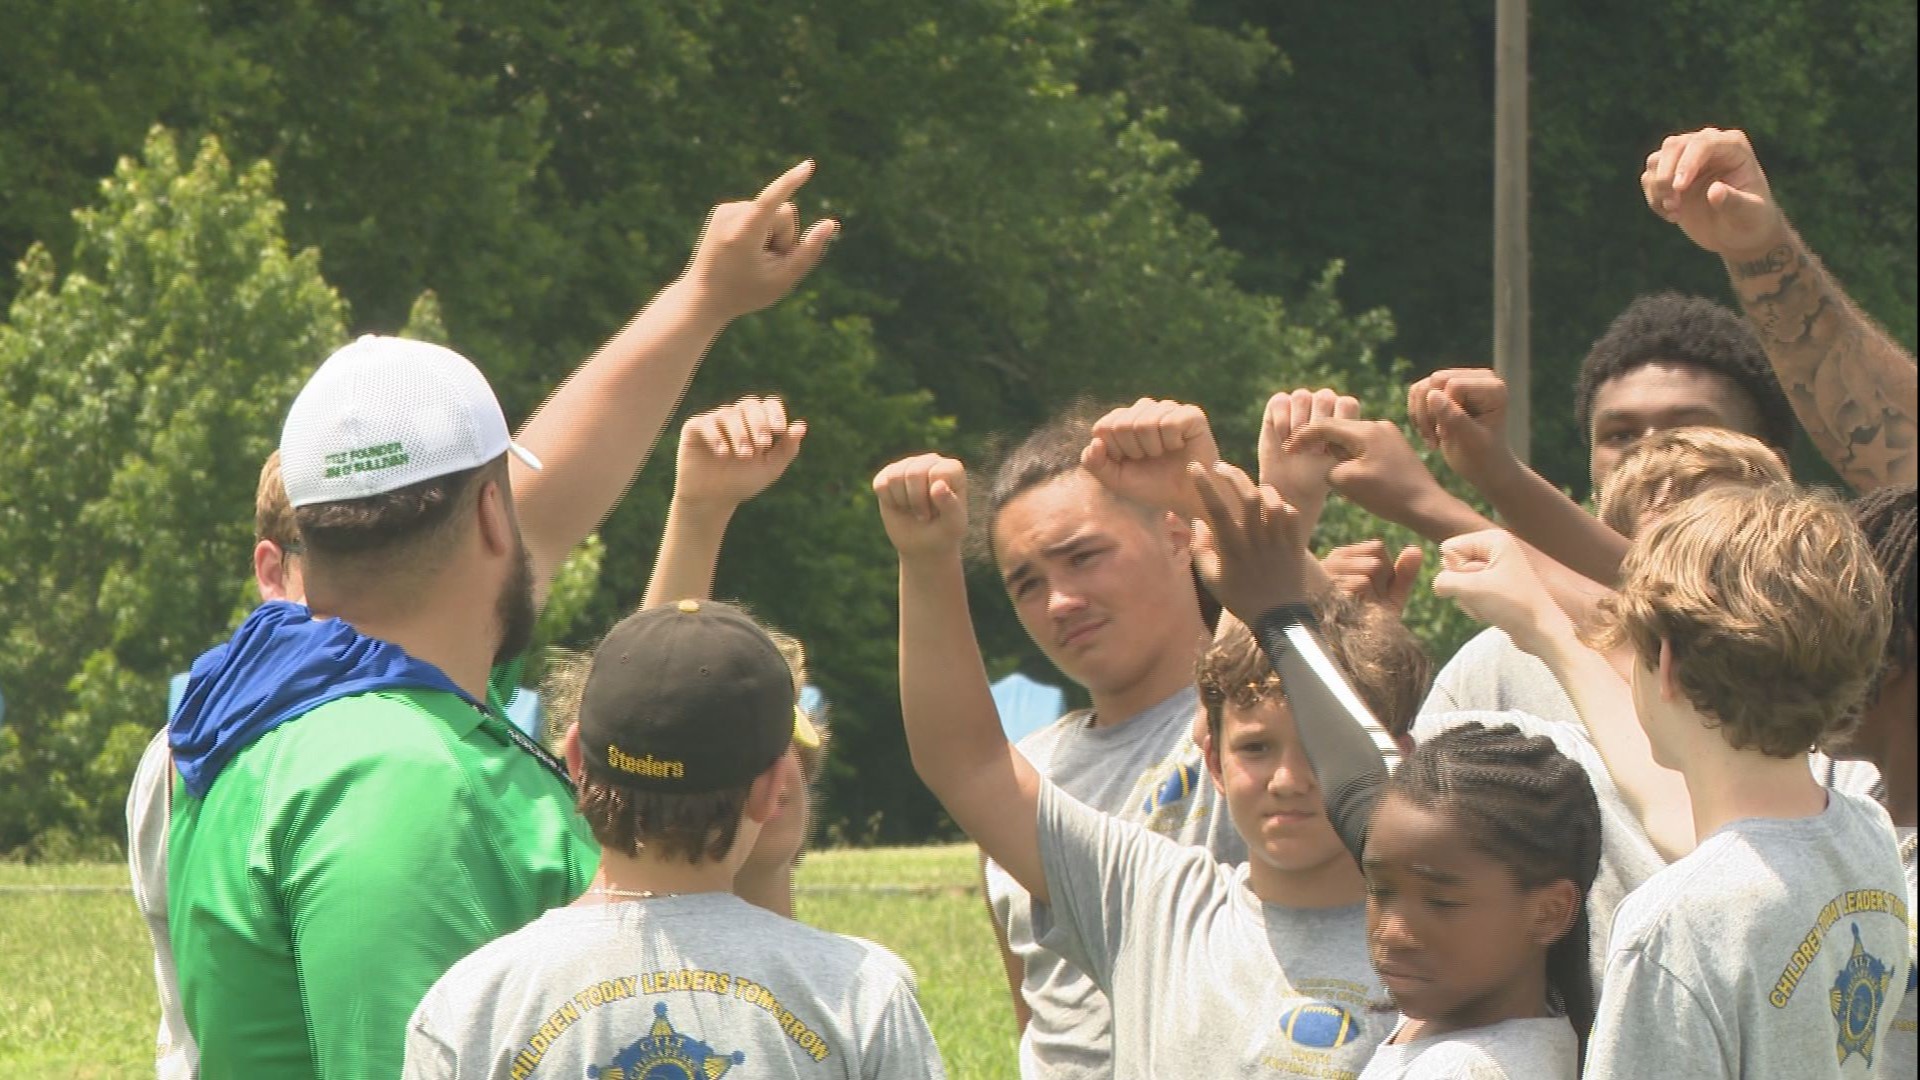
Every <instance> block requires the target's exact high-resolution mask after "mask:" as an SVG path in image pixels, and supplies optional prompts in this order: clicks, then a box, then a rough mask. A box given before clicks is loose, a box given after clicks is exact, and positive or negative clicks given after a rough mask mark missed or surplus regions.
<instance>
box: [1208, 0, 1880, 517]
mask: <svg viewBox="0 0 1920 1080" xmlns="http://www.w3.org/2000/svg"><path fill="white" fill-rule="evenodd" d="M1195 8H1196V11H1197V15H1198V17H1200V18H1203V19H1207V20H1210V21H1212V22H1214V23H1221V24H1226V23H1232V22H1234V21H1237V20H1245V21H1247V22H1249V23H1251V24H1252V25H1254V26H1255V27H1257V28H1259V29H1260V30H1262V31H1264V32H1265V33H1266V34H1267V36H1268V37H1270V38H1271V39H1272V40H1273V41H1274V42H1275V43H1276V44H1277V45H1278V47H1279V48H1280V49H1281V50H1282V51H1283V52H1284V53H1285V54H1286V57H1287V62H1286V63H1284V64H1275V65H1270V66H1268V67H1266V68H1265V69H1263V74H1262V75H1261V76H1260V78H1259V80H1258V81H1257V82H1256V83H1255V84H1254V85H1252V86H1251V87H1250V88H1249V89H1248V90H1246V91H1245V93H1244V96H1243V97H1241V98H1240V102H1241V105H1242V110H1243V113H1244V116H1245V123H1244V124H1243V125H1241V126H1240V127H1239V128H1237V129H1232V130H1228V131H1224V132H1222V131H1215V132H1202V133H1199V134H1196V136H1195V137H1194V138H1193V139H1191V140H1190V141H1189V142H1188V143H1187V145H1188V148H1189V149H1190V150H1191V151H1192V152H1193V153H1194V154H1195V156H1196V157H1197V158H1198V159H1199V161H1200V162H1201V163H1202V166H1203V170H1202V172H1201V175H1200V177H1199V179H1198V181H1197V182H1196V183H1195V184H1194V185H1193V186H1192V187H1191V188H1190V189H1189V190H1188V191H1187V192H1186V195H1185V197H1186V201H1187V203H1188V205H1189V206H1191V207H1193V208H1194V209H1196V210H1197V211H1199V212H1200V213H1201V214H1202V215H1204V216H1205V217H1206V218H1207V219H1208V220H1210V221H1212V222H1213V223H1214V224H1215V225H1216V226H1217V227H1218V228H1219V229H1220V231H1221V235H1222V237H1223V238H1224V240H1225V241H1226V243H1227V244H1228V246H1229V247H1231V248H1232V249H1233V250H1235V251H1237V252H1239V253H1241V254H1242V255H1243V257H1244V261H1243V262H1242V263H1241V264H1240V268H1239V273H1238V280H1239V281H1240V283H1241V284H1242V285H1244V286H1246V287H1247V288H1249V289H1252V290H1254V291H1257V292H1283V293H1285V292H1291V291H1293V290H1296V289H1298V288H1300V287H1302V286H1304V285H1305V284H1306V283H1307V282H1310V281H1311V280H1313V279H1314V277H1315V276H1316V275H1317V274H1318V273H1319V270H1320V267H1321V266H1322V265H1323V264H1324V263H1325V262H1326V261H1327V260H1329V259H1333V258H1341V259H1344V260H1346V264H1347V267H1348V273H1347V274H1346V276H1345V278H1344V279H1343V281H1342V285H1341V293H1342V295H1343V297H1344V298H1345V299H1346V300H1347V301H1348V302H1349V303H1350V304H1352V305H1354V306H1355V307H1359V308H1373V307H1387V308H1390V309H1391V310H1392V311H1393V313H1394V316H1395V322H1396V324H1397V325H1398V328H1399V338H1398V341H1397V344H1396V349H1395V351H1397V352H1399V353H1400V354H1402V355H1405V356H1407V357H1410V358H1411V359H1412V362H1413V367H1414V373H1415V374H1420V373H1424V372H1426V371H1430V370H1433V369H1435V368H1439V367H1450V366H1462V365H1483V364H1489V363H1491V361H1492V348H1491V342H1492V330H1491V315H1492V307H1493V304H1492V285H1491V274H1492V251H1493V248H1492V209H1493V198H1492V192H1493V165H1492V153H1493V30H1494V28H1493V4H1492V3H1491V2H1490V0H1472V2H1455V3H1447V2H1442V3H1426V2H1423V3H1414V2H1405V3H1387V4H1366V5H1325V4H1273V3H1257V2H1252V0H1199V2H1197V3H1196V4H1195ZM1915 20H1916V16H1915V8H1914V5H1913V4H1911V3H1907V2H1905V0H1869V2H1864V3H1858V4H1853V5H1850V6H1848V7H1847V8H1846V9H1845V11H1844V12H1841V11H1839V10H1838V9H1836V8H1834V6H1833V5H1831V4H1825V3H1820V2H1817V0H1780V2H1776V3H1768V4H1753V3H1742V2H1738V0H1684V2H1680V3H1675V4H1669V5H1665V6H1663V7H1662V8H1661V12H1660V17H1659V18H1658V19H1657V20H1653V21H1651V22H1649V21H1648V20H1646V19H1643V18H1640V17H1638V15H1637V14H1636V13H1635V12H1634V11H1633V10H1631V9H1629V8H1627V7H1624V6H1622V5H1619V4H1591V3H1573V2H1570V0H1535V2H1534V3H1533V4H1532V5H1531V9H1530V14H1529V27H1530V31H1531V42H1530V49H1531V55H1530V58H1529V59H1530V69H1531V72H1530V74H1531V78H1530V95H1531V96H1530V101H1529V113H1530V121H1531V131H1530V139H1531V162H1530V170H1531V172H1530V178H1529V183H1530V189H1531V209H1532V222H1531V228H1530V240H1531V245H1532V259H1533V280H1532V299H1533V365H1534V367H1533V395H1532V396H1533V417H1534V424H1535V430H1534V441H1533V444H1534V456H1535V460H1536V463H1537V464H1538V465H1539V466H1540V467H1541V468H1542V469H1543V471H1544V472H1545V473H1546V474H1547V475H1548V476H1549V477H1550V478H1551V479H1553V480H1555V481H1556V482H1558V483H1561V484H1564V485H1568V486H1570V487H1572V488H1573V489H1574V490H1575V492H1576V493H1583V492H1584V491H1585V488H1586V484H1587V481H1586V474H1587V469H1586V465H1587V454H1586V440H1585V437H1584V434H1583V433H1581V432H1578V431H1575V430H1574V427H1573V420H1572V394H1571V387H1572V382H1573V376H1574V373H1575V372H1576V370H1577V369H1578V366H1579V362H1580V359H1581V357H1582V356H1584V355H1585V353H1586V350H1587V348H1588V346H1589V345H1591V343H1592V342H1593V340H1594V339H1595V338H1597V337H1598V336H1599V335H1600V334H1601V332H1602V331H1603V330H1604V329H1605V328H1606V325H1607V323H1608V322H1609V321H1610V320H1611V319H1612V318H1613V316H1614V315H1616V314H1618V313H1619V312H1620V311H1621V310H1622V309H1623V308H1625V307H1626V305H1627V304H1628V303H1629V302H1630V301H1631V300H1632V299H1633V297H1635V296H1636V295H1640V294H1643V293H1650V292H1657V291H1660V290H1663V289H1679V290H1681V291H1683V292H1691V293H1697V294H1699V295H1703V296H1709V297H1713V298H1716V299H1719V300H1721V301H1722V302H1724V303H1729V304H1731V303H1732V302H1733V298H1732V295H1731V292H1730V290H1729V289H1728V288H1727V284H1726V279H1725V272H1724V271H1723V270H1722V269H1721V267H1720V265H1719V263H1718V261H1717V260H1715V259H1713V258H1711V257H1710V256H1706V255H1703V254H1702V253H1701V252H1699V251H1698V250H1696V249H1694V248H1693V246H1692V245H1691V244H1689V243H1687V242H1686V240H1685V239H1683V238H1682V237H1680V236H1679V235H1677V233H1676V232H1675V230H1674V229H1672V228H1671V227H1670V226H1668V225H1666V224H1664V223H1662V222H1660V221H1659V220H1657V219H1656V218H1655V217H1654V216H1653V215H1652V214H1651V213H1649V212H1647V210H1646V209H1645V205H1644V203H1643V202H1642V201H1641V198H1640V193H1639V184H1638V176H1639V172H1640V168H1641V163H1642V162H1643V161H1644V160H1645V157H1646V155H1647V153H1648V152H1649V151H1650V150H1652V149H1653V148H1654V147H1655V146H1657V145H1658V144H1659V141H1660V139H1661V138H1662V137H1664V136H1666V135H1669V134H1673V133H1675V132H1681V131H1690V130H1694V129H1696V128H1699V127H1704V126H1707V125H1709V124H1711V125H1716V126H1722V127H1743V128H1745V129H1747V130H1748V131H1749V132H1750V133H1751V134H1752V135H1753V137H1754V142H1755V145H1756V147H1757V148H1758V149H1759V152H1760V155H1761V158H1762V160H1763V161H1764V162H1765V164H1766V167H1767V174H1768V177H1769V178H1770V179H1771V180H1772V182H1773V185H1774V188H1775V190H1776V191H1778V192H1780V193H1781V198H1782V199H1783V201H1784V202H1785V203H1786V208H1787V211H1788V213H1789V214H1790V215H1791V216H1792V217H1793V218H1794V220H1795V223H1796V224H1797V225H1799V226H1800V229H1801V232H1802V233H1803V234H1804V235H1805V236H1806V237H1807V238H1808V241H1809V242H1810V243H1811V244H1812V245H1813V246H1814V247H1815V249H1816V250H1818V251H1819V252H1820V253H1821V254H1822V256H1823V257H1824V258H1825V260H1826V262H1827V264H1828V265H1829V266H1831V267H1833V268H1834V269H1835V271H1836V273H1837V274H1838V275H1839V276H1840V278H1841V279H1842V280H1843V281H1844V282H1845V283H1846V285H1847V287H1848V289H1849V291H1850V292H1852V293H1853V294H1854V295H1855V297H1856V299H1858V300H1859V301H1860V302H1861V304H1862V306H1863V307H1864V308H1865V309H1866V310H1868V311H1870V312H1872V313H1873V314H1874V315H1875V316H1876V317H1877V318H1879V319H1880V320H1881V321H1882V322H1884V323H1885V324H1887V326H1888V327H1889V329H1890V330H1891V331H1892V332H1893V333H1894V335H1895V336H1896V337H1897V338H1899V339H1900V340H1901V341H1903V342H1905V343H1906V344H1907V345H1908V346H1909V347H1912V346H1913V344H1914V341H1915V337H1914V335H1915V310H1916V308H1915V299H1916V298H1915V291H1914V290H1915V280H1916V276H1915V250H1916V235H1915V197H1916V195H1915V187H1914V183H1913V162H1914V159H1915V152H1916V150H1915V134H1914V132H1915V120H1916V118H1915V115H1914V109H1915V100H1916V82H1915V56H1916V47H1915V42H1916V29H1915V27H1916V21H1915ZM1799 460H1800V461H1803V462H1804V461H1806V460H1808V455H1805V454H1802V455H1800V457H1799Z"/></svg>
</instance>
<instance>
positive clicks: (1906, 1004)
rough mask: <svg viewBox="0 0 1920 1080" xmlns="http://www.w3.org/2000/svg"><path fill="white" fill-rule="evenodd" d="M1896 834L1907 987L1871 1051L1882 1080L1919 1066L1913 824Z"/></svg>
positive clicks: (1909, 1075) (1906, 1075)
mask: <svg viewBox="0 0 1920 1080" xmlns="http://www.w3.org/2000/svg"><path fill="white" fill-rule="evenodd" d="M1896 831H1897V832H1898V833H1899V836H1900V861H1901V863H1903V864H1904V869H1905V870H1906V872H1907V964H1908V970H1907V990H1906V993H1905V994H1903V995H1901V998H1900V1010H1899V1011H1898V1012H1897V1013H1895V1014H1894V1017H1893V1026H1892V1027H1890V1028H1888V1029H1887V1041H1886V1045H1884V1046H1882V1047H1881V1048H1880V1051H1879V1053H1877V1054H1876V1055H1874V1059H1873V1066H1874V1073H1873V1075H1874V1076H1876V1077H1881V1078H1883V1080H1894V1078H1896V1077H1897V1078H1898V1080H1913V1077H1914V1075H1915V1074H1914V1069H1915V1067H1916V1066H1920V1054H1917V1053H1916V1050H1915V1031H1914V1027H1915V1022H1916V1018H1915V1015H1914V999H1915V998H1916V997H1920V967H1917V966H1914V965H1915V964H1916V962H1920V947H1916V935H1915V933H1914V929H1915V926H1914V919H1916V918H1920V897H1917V896H1916V895H1915V893H1914V845H1915V843H1916V840H1915V833H1914V829H1913V826H1911V825H1903V826H1901V827H1900V828H1899V829H1897V830H1896Z"/></svg>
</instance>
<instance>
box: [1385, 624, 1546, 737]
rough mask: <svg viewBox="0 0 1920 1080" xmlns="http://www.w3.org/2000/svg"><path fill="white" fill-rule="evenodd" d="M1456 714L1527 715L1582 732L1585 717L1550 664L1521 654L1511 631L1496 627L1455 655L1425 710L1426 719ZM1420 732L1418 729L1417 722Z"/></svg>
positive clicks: (1437, 680)
mask: <svg viewBox="0 0 1920 1080" xmlns="http://www.w3.org/2000/svg"><path fill="white" fill-rule="evenodd" d="M1455 712H1523V713H1527V714H1529V715H1532V716H1537V717H1539V718H1540V719H1542V720H1551V721H1554V722H1555V723H1561V724H1569V725H1572V726H1573V727H1576V728H1577V727H1580V726H1581V725H1580V711H1579V710H1578V709H1575V708H1574V707H1573V699H1572V698H1569V697H1568V696H1567V692H1566V691H1565V690H1562V689H1561V688H1560V680H1558V679H1556V678H1554V677H1553V671H1552V670H1551V669H1550V668H1548V667H1547V665H1546V662H1545V661H1543V660H1541V659H1540V658H1539V657H1537V656H1534V655H1533V654H1532V653H1530V652H1527V651H1526V650H1524V649H1522V648H1520V646H1518V645H1515V644H1514V643H1513V639H1512V638H1510V637H1508V636H1507V632H1506V631H1505V630H1502V629H1500V628H1499V627H1497V626H1490V627H1488V628H1487V629H1485V630H1482V631H1480V632H1479V633H1478V634H1475V635H1474V636H1473V637H1472V638H1471V639H1469V640H1468V641H1467V643H1466V644H1465V645H1462V646H1460V651H1459V652H1456V653H1454V654H1453V659H1451V660H1449V661H1447V664H1446V666H1445V667H1443V668H1441V669H1440V674H1438V675H1435V676H1434V677H1433V688H1432V689H1431V690H1428V691H1427V700H1426V701H1424V702H1422V703H1421V705H1420V715H1421V716H1423V717H1424V716H1427V715H1428V714H1430V713H1455ZM1415 726H1416V727H1417V726H1418V722H1417V721H1416V723H1415Z"/></svg>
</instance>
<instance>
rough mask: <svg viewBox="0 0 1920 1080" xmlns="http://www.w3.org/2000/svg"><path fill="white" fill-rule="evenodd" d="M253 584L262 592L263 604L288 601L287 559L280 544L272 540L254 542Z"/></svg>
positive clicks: (261, 599) (261, 600)
mask: <svg viewBox="0 0 1920 1080" xmlns="http://www.w3.org/2000/svg"><path fill="white" fill-rule="evenodd" d="M253 583H254V585H255V586H257V587H258V588H259V590H260V602H261V603H266V602H267V601H269V600H285V599H288V596H287V558H286V553H285V552H283V551H281V550H280V545H279V544H276V543H274V542H273V541H271V540H259V541H255V542H254V545H253Z"/></svg>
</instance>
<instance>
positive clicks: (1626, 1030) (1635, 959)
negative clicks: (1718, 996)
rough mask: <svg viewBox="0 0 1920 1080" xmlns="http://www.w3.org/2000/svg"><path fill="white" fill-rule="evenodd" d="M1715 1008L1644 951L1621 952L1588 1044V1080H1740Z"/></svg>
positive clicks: (1611, 966) (1614, 960) (1612, 966)
mask: <svg viewBox="0 0 1920 1080" xmlns="http://www.w3.org/2000/svg"><path fill="white" fill-rule="evenodd" d="M1727 1034H1728V1033H1727V1032H1725V1031H1722V1030H1721V1029H1720V1025H1719V1023H1718V1022H1717V1020H1716V1016H1715V1013H1714V1011H1713V1009H1712V1008H1711V1005H1710V1003H1708V1002H1706V1001H1703V1000H1701V999H1700V997H1699V996H1698V995H1696V994H1695V993H1694V992H1693V991H1692V990H1691V989H1689V988H1688V987H1687V985H1686V983H1685V982H1684V981H1682V980H1681V979H1680V978H1679V977H1677V976H1676V975H1674V973H1673V972H1671V971H1669V970H1667V969H1666V968H1665V967H1663V966H1662V965H1661V964H1660V963H1659V962H1658V961H1657V960H1654V959H1652V958H1650V957H1648V956H1647V955H1646V954H1645V953H1644V952H1642V951H1641V950H1639V949H1621V950H1617V951H1616V952H1615V953H1614V955H1613V958H1612V960H1611V961H1610V962H1609V963H1608V964H1607V980H1606V986H1605V987H1604V989H1603V990H1602V991H1601V994H1600V1001H1599V1005H1598V1008H1597V1010H1596V1014H1595V1016H1594V1021H1593V1034H1592V1035H1591V1036H1590V1037H1589V1038H1588V1041H1587V1071H1586V1074H1587V1075H1588V1076H1596V1077H1615V1076H1617V1077H1628V1076H1670V1075H1684V1076H1687V1077H1696V1078H1699V1080H1712V1078H1714V1077H1724V1078H1725V1080H1738V1066H1737V1063H1736V1062H1735V1061H1733V1060H1732V1059H1731V1058H1730V1056H1729V1054H1728V1051H1727V1046H1728V1042H1727Z"/></svg>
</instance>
